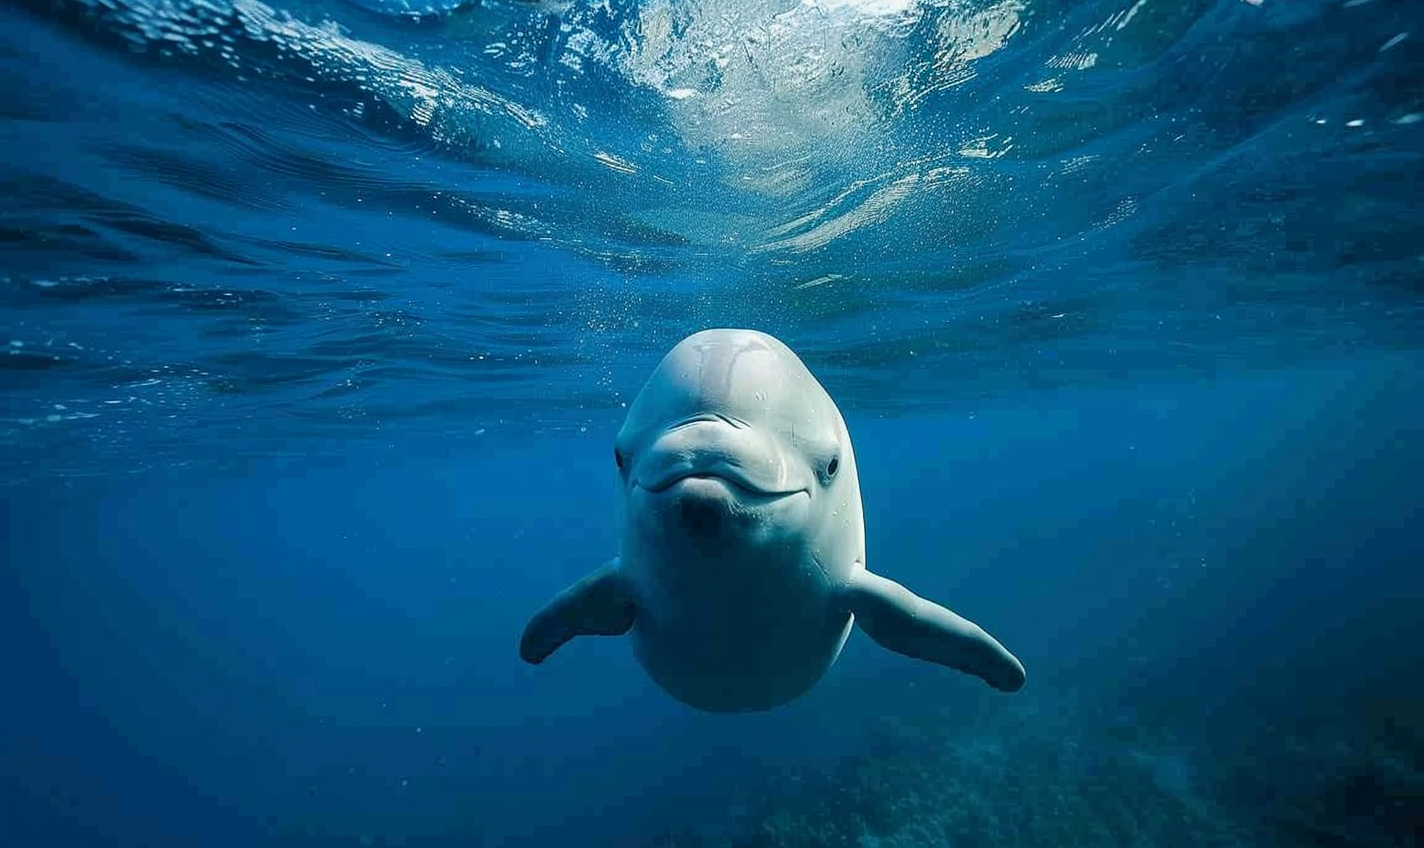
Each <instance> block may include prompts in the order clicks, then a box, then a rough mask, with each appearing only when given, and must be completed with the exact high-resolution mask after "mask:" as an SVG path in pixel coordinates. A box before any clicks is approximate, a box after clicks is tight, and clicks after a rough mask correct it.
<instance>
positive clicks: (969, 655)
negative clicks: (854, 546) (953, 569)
mask: <svg viewBox="0 0 1424 848" xmlns="http://www.w3.org/2000/svg"><path fill="white" fill-rule="evenodd" d="M845 600H846V607H847V608H848V609H849V610H850V611H851V612H852V613H853V614H854V615H855V623H856V624H858V625H860V628H861V629H862V630H864V631H865V632H866V634H867V635H869V636H870V638H871V639H874V640H875V641H876V642H877V643H878V644H879V645H880V646H881V647H882V648H888V649H890V650H892V651H894V652H895V653H897V654H904V655H905V656H907V657H914V658H915V659H918V660H926V661H928V662H932V663H938V664H939V665H943V666H948V667H949V668H954V669H958V670H959V671H963V672H965V673H967V674H972V675H974V676H975V677H978V678H980V679H981V680H983V681H984V682H985V683H988V684H989V685H990V686H993V687H994V688H995V689H999V690H1001V691H1004V692H1015V691H1017V690H1019V689H1020V688H1022V687H1023V685H1024V667H1023V664H1022V663H1020V662H1019V661H1018V658H1017V657H1015V656H1014V655H1013V654H1011V653H1009V652H1008V650H1006V649H1005V648H1004V646H1003V645H1000V644H999V643H998V641H997V640H996V639H994V637H993V636H990V635H989V634H988V633H985V632H984V629H983V628H982V627H980V626H979V625H977V624H975V623H974V622H972V621H969V620H968V619H965V618H962V617H960V616H958V615H956V614H954V613H953V612H951V611H949V610H947V609H945V608H944V607H942V606H940V605H939V604H937V603H935V602H933V601H927V600H925V599H924V598H921V597H920V596H919V595H916V594H915V593H914V592H911V591H910V590H909V589H906V588H905V587H904V586H901V585H900V584H899V583H896V582H895V581H894V580H888V579H886V578H884V577H881V576H880V575H878V574H872V573H871V572H869V571H862V572H860V573H859V574H857V575H856V576H855V577H854V578H852V579H851V581H850V584H849V585H848V586H846V588H845Z"/></svg>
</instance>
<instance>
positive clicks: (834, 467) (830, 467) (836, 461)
mask: <svg viewBox="0 0 1424 848" xmlns="http://www.w3.org/2000/svg"><path fill="white" fill-rule="evenodd" d="M840 470H841V458H840V457H838V456H833V457H831V461H830V462H829V463H827V464H826V479H827V480H829V479H830V478H832V477H834V476H836V472H837V471H840Z"/></svg>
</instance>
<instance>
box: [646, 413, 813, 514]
mask: <svg viewBox="0 0 1424 848" xmlns="http://www.w3.org/2000/svg"><path fill="white" fill-rule="evenodd" d="M634 475H635V479H634V482H635V483H636V484H637V485H638V486H639V487H640V488H642V489H645V490H646V491H649V492H654V493H656V492H664V491H667V490H668V489H671V488H672V487H673V486H675V485H677V484H679V483H682V482H683V481H685V480H692V479H696V480H709V481H710V480H719V481H722V482H724V483H726V484H730V485H731V486H732V487H735V488H736V489H739V490H742V492H743V493H744V494H746V495H752V496H778V495H787V494H792V493H795V492H799V491H803V490H804V489H805V488H806V485H805V483H804V482H802V481H798V480H796V479H795V475H794V469H793V467H792V466H791V465H790V464H789V463H788V462H787V461H786V460H785V459H784V457H783V455H782V453H781V452H780V451H779V450H778V449H777V445H776V443H775V441H774V440H773V439H772V437H771V436H770V435H769V434H767V433H764V432H762V431H760V430H758V429H756V428H754V427H751V426H750V425H748V424H746V423H745V422H743V421H740V420H739V419H736V418H732V417H730V416H725V415H716V414H704V415H696V416H692V417H690V418H686V419H683V420H681V421H678V422H676V423H674V424H672V425H670V426H669V427H667V428H666V429H665V430H664V431H663V432H662V434H661V435H660V436H659V437H658V438H657V439H656V440H655V441H654V442H653V443H652V444H651V445H650V446H649V448H648V450H647V452H646V454H645V455H644V456H643V457H641V458H640V460H639V462H638V463H637V465H636V467H635V469H634Z"/></svg>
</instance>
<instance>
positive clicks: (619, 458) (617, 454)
mask: <svg viewBox="0 0 1424 848" xmlns="http://www.w3.org/2000/svg"><path fill="white" fill-rule="evenodd" d="M613 464H614V465H617V466H618V470H619V471H622V470H623V452H622V451H620V450H619V449H618V448H614V449H613Z"/></svg>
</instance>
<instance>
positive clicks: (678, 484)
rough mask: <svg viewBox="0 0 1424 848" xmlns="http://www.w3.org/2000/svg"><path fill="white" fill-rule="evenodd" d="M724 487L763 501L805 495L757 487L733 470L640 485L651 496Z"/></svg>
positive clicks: (669, 476)
mask: <svg viewBox="0 0 1424 848" xmlns="http://www.w3.org/2000/svg"><path fill="white" fill-rule="evenodd" d="M719 485H720V486H722V487H724V488H725V489H726V490H728V491H729V492H730V493H731V494H734V495H737V496H738V497H741V498H743V499H754V500H761V501H772V500H779V499H781V498H789V497H791V496H792V495H799V494H803V493H805V491H806V490H805V489H767V488H763V487H761V486H758V485H756V484H755V483H754V482H752V481H751V480H748V479H747V478H746V476H745V475H741V474H737V473H735V472H734V471H732V470H718V471H692V470H688V471H682V472H673V473H670V474H667V475H664V476H662V477H660V478H659V479H657V480H655V481H650V482H648V483H642V484H639V487H640V488H642V489H643V490H644V491H646V492H648V493H650V494H661V493H663V492H670V491H672V490H674V489H682V490H693V489H697V490H701V489H710V488H712V487H716V486H719Z"/></svg>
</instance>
